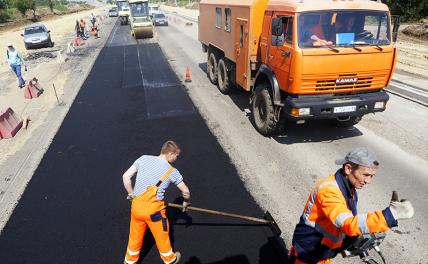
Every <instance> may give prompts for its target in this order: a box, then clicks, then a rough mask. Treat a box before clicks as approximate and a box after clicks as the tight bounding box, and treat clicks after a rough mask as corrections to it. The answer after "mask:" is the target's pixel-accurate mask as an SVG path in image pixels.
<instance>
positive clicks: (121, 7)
mask: <svg viewBox="0 0 428 264" xmlns="http://www.w3.org/2000/svg"><path fill="white" fill-rule="evenodd" d="M117 8H118V9H119V11H127V10H129V4H128V2H125V1H120V2H117Z"/></svg>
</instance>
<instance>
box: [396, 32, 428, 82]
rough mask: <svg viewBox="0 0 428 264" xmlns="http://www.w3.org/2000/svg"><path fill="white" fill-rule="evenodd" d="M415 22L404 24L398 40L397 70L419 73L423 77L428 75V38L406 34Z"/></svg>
mask: <svg viewBox="0 0 428 264" xmlns="http://www.w3.org/2000/svg"><path fill="white" fill-rule="evenodd" d="M413 26H414V24H406V25H402V27H401V29H400V32H399V35H398V41H397V47H398V56H397V70H401V71H404V72H408V73H411V74H414V75H418V76H420V77H422V78H427V76H428V39H427V38H425V37H419V38H418V37H414V36H410V35H407V34H404V33H403V31H405V30H406V29H407V28H408V27H413Z"/></svg>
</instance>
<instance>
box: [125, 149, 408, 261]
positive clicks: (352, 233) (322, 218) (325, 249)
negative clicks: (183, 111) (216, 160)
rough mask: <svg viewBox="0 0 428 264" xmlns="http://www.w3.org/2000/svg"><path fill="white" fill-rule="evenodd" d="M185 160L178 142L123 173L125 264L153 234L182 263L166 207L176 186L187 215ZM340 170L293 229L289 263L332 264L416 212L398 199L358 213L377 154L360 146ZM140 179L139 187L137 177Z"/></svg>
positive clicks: (166, 257) (321, 185) (312, 196)
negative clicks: (362, 239)
mask: <svg viewBox="0 0 428 264" xmlns="http://www.w3.org/2000/svg"><path fill="white" fill-rule="evenodd" d="M179 155H180V147H179V146H178V144H177V143H176V142H174V141H167V142H165V143H164V144H163V146H162V148H161V151H160V154H159V156H151V155H143V156H141V157H140V158H138V159H137V160H136V161H135V162H134V163H133V165H132V166H131V167H130V168H129V169H128V170H127V171H126V172H125V173H124V174H123V176H122V178H123V185H124V187H125V190H126V191H127V193H128V196H127V199H128V200H131V202H132V205H131V217H130V218H131V221H130V230H129V240H128V246H127V249H126V252H125V260H124V264H133V263H136V262H137V261H138V260H139V257H140V251H141V248H142V246H143V238H144V234H145V231H146V229H147V228H149V229H150V231H151V233H152V234H153V236H154V238H155V242H156V246H157V248H158V250H159V254H160V258H161V259H162V260H163V262H164V263H165V264H177V263H178V262H179V261H180V258H181V254H180V252H177V251H176V252H174V250H173V248H172V246H171V242H170V239H169V224H168V218H167V215H166V206H167V204H166V203H165V201H164V193H165V190H166V189H167V188H168V186H169V185H170V184H171V183H172V184H174V185H176V186H177V187H178V188H179V189H180V190H181V192H182V196H183V198H184V199H183V208H184V209H183V212H184V211H186V208H187V207H188V205H189V204H190V202H189V199H190V191H189V188H188V187H187V186H186V184H185V183H184V181H183V176H182V175H181V174H180V172H179V171H178V170H177V169H175V168H174V167H173V166H172V163H174V162H175V161H176V160H177V158H178V156H179ZM336 164H337V165H339V166H340V167H339V169H338V170H337V171H336V172H335V173H334V174H333V175H331V176H329V177H327V178H324V179H322V180H321V181H319V182H318V183H317V184H316V185H315V187H314V188H313V189H312V190H311V191H310V193H309V197H308V200H307V202H306V204H305V206H304V209H303V213H302V215H301V217H300V221H299V223H298V224H297V225H296V228H295V230H294V234H293V239H292V245H291V249H290V253H289V263H291V264H303V263H317V264H330V263H332V262H331V259H333V258H334V257H336V255H337V254H338V253H340V252H341V251H343V250H344V249H346V248H347V246H350V245H351V243H352V241H353V240H354V239H355V238H356V237H358V236H360V235H363V234H371V233H379V232H385V231H387V230H389V229H391V228H392V227H395V226H397V225H398V220H403V219H410V218H412V217H413V215H414V208H413V206H412V204H411V203H410V201H408V200H398V197H397V196H398V195H397V194H395V195H394V194H393V197H392V199H391V202H390V204H389V205H388V206H386V208H385V209H383V210H378V211H373V212H368V213H360V212H357V205H358V193H357V190H360V189H362V188H364V187H365V186H366V185H367V184H369V183H371V182H372V180H373V178H374V176H375V175H376V172H377V168H378V166H379V162H378V161H377V158H376V155H375V153H374V152H373V151H372V150H370V149H369V148H366V147H358V148H355V149H353V150H351V151H350V152H348V153H347V155H346V156H345V157H344V158H342V159H338V160H336ZM135 175H136V180H135V184H134V187H133V186H132V181H131V179H132V177H134V176H135Z"/></svg>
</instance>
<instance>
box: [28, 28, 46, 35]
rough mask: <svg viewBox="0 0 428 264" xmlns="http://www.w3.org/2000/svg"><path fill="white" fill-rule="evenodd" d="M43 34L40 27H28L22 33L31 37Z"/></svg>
mask: <svg viewBox="0 0 428 264" xmlns="http://www.w3.org/2000/svg"><path fill="white" fill-rule="evenodd" d="M43 32H45V31H44V30H43V28H42V27H28V28H26V29H25V31H24V35H31V34H37V33H43Z"/></svg>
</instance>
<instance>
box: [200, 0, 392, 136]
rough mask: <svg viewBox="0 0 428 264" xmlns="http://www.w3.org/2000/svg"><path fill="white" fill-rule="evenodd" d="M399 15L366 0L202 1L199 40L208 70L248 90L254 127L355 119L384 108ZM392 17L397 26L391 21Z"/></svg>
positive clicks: (224, 88) (222, 82)
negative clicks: (288, 122)
mask: <svg viewBox="0 0 428 264" xmlns="http://www.w3.org/2000/svg"><path fill="white" fill-rule="evenodd" d="M398 23H399V19H396V17H394V18H392V16H391V14H390V12H389V10H388V7H387V6H386V5H385V4H382V3H381V2H380V1H369V0H271V1H269V0H202V1H201V2H200V5H199V41H200V42H201V43H202V48H203V51H204V52H207V55H208V56H207V76H208V78H209V79H210V81H211V82H212V83H214V84H217V87H218V89H219V90H220V91H221V92H222V93H224V94H228V93H230V92H232V91H233V90H234V89H236V88H237V87H239V88H242V89H243V90H245V91H248V92H249V94H250V103H251V111H252V117H253V120H254V126H255V128H256V129H257V131H259V132H260V133H261V134H263V135H265V136H269V135H272V134H274V133H275V132H277V130H278V128H279V127H280V124H282V123H283V122H282V121H284V120H286V119H288V120H293V121H296V122H297V123H304V122H305V120H308V119H325V120H330V121H332V122H333V123H334V124H336V125H337V126H342V127H347V126H353V125H355V124H357V123H358V122H359V121H360V120H361V118H362V117H363V116H364V115H365V114H368V113H374V112H381V111H384V110H385V107H386V103H387V101H388V99H389V96H388V94H387V93H386V92H385V90H384V88H385V87H386V86H387V85H388V83H389V81H390V80H391V76H392V73H393V70H394V67H395V61H396V48H395V46H394V42H395V40H396V36H397V31H398ZM392 24H393V25H392Z"/></svg>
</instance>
